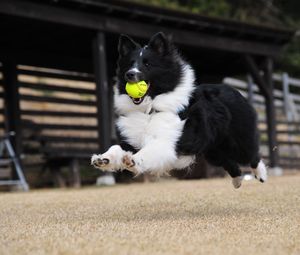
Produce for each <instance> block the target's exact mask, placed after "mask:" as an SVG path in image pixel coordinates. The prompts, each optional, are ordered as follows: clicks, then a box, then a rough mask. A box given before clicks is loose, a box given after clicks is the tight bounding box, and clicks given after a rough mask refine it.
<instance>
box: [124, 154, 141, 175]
mask: <svg viewBox="0 0 300 255" xmlns="http://www.w3.org/2000/svg"><path fill="white" fill-rule="evenodd" d="M122 163H123V167H124V168H125V169H127V170H128V171H130V172H132V173H133V174H135V175H138V174H139V171H138V169H137V165H136V163H135V161H134V159H133V158H132V155H130V154H126V155H125V156H124V157H123V158H122Z"/></svg>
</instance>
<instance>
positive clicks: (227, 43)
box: [0, 0, 282, 56]
mask: <svg viewBox="0 0 300 255" xmlns="http://www.w3.org/2000/svg"><path fill="white" fill-rule="evenodd" d="M28 10H30V11H28ZM0 13H3V14H9V15H14V16H19V17H25V18H30V19H36V20H40V21H48V22H53V23H59V24H65V25H71V26H76V27H81V28H86V29H93V30H97V31H99V30H101V31H106V32H111V33H117V34H120V33H126V34H128V35H131V36H137V37H142V38H147V39H148V38H149V37H150V36H151V35H153V34H154V33H156V32H158V31H164V32H166V33H168V34H172V35H173V37H174V41H175V42H176V43H180V44H183V45H188V46H194V47H203V48H211V49H218V50H223V51H229V52H236V53H251V54H258V55H263V56H266V55H270V56H275V55H278V54H279V53H280V50H281V48H282V47H281V46H280V45H272V44H269V43H261V42H253V41H249V40H241V39H234V38H228V37H223V36H218V35H210V34H207V33H200V32H196V31H184V30H183V29H175V28H170V27H169V26H159V25H154V24H149V23H141V22H136V21H131V20H125V19H119V18H114V17H109V16H104V15H95V14H91V13H89V14H88V13H85V12H80V11H75V10H67V9H63V8H59V7H56V6H50V5H45V4H37V3H32V2H28V1H17V0H15V1H10V0H2V1H0ZM78 17H80V19H78Z"/></svg>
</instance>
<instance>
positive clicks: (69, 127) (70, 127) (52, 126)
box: [22, 122, 98, 131]
mask: <svg viewBox="0 0 300 255" xmlns="http://www.w3.org/2000/svg"><path fill="white" fill-rule="evenodd" d="M22 126H23V127H26V128H36V129H63V130H92V131H95V130H98V127H97V125H94V126H86V125H64V124H38V123H29V122H23V123H22Z"/></svg>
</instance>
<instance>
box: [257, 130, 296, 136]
mask: <svg viewBox="0 0 300 255" xmlns="http://www.w3.org/2000/svg"><path fill="white" fill-rule="evenodd" d="M259 132H260V133H266V132H267V130H266V129H260V130H259ZM276 133H277V134H287V135H289V134H290V135H298V134H300V130H276Z"/></svg>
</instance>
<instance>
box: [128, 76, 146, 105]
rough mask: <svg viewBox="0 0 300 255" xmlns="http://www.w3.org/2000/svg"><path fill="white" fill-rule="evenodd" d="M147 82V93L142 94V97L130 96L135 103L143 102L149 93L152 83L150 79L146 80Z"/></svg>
mask: <svg viewBox="0 0 300 255" xmlns="http://www.w3.org/2000/svg"><path fill="white" fill-rule="evenodd" d="M145 82H146V83H147V85H148V90H147V92H146V94H145V95H144V96H142V97H139V98H133V97H130V98H131V100H132V102H133V103H134V104H136V105H139V104H141V103H142V102H143V101H144V98H145V96H146V95H147V94H148V92H149V88H150V83H149V82H148V81H145Z"/></svg>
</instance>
